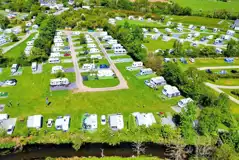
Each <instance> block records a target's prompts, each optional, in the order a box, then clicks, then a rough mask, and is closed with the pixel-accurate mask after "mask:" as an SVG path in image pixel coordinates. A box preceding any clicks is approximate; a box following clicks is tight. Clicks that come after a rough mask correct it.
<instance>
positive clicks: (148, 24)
mask: <svg viewBox="0 0 239 160" xmlns="http://www.w3.org/2000/svg"><path fill="white" fill-rule="evenodd" d="M125 22H128V23H129V24H130V25H137V26H140V27H156V28H160V27H162V24H160V23H157V22H147V20H145V21H138V20H128V19H127V20H122V21H117V22H116V25H124V23H125Z"/></svg>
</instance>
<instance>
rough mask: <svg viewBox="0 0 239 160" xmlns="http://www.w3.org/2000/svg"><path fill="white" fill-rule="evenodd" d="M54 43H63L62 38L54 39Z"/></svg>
mask: <svg viewBox="0 0 239 160" xmlns="http://www.w3.org/2000/svg"><path fill="white" fill-rule="evenodd" d="M54 43H63V40H62V39H61V38H54Z"/></svg>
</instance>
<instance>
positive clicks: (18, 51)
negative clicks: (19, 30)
mask: <svg viewBox="0 0 239 160" xmlns="http://www.w3.org/2000/svg"><path fill="white" fill-rule="evenodd" d="M35 34H36V33H32V34H31V35H30V36H29V37H28V38H27V39H26V40H25V41H23V42H22V43H20V44H19V45H17V46H15V47H14V48H12V49H11V50H9V51H8V52H6V53H5V55H6V56H7V57H13V58H16V57H19V56H20V55H21V54H22V53H23V52H24V50H25V48H26V46H27V42H28V41H29V40H31V39H32V38H33V37H34V36H35Z"/></svg>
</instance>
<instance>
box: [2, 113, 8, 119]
mask: <svg viewBox="0 0 239 160" xmlns="http://www.w3.org/2000/svg"><path fill="white" fill-rule="evenodd" d="M8 117H9V115H8V114H6V113H3V114H0V121H2V120H6V119H8Z"/></svg>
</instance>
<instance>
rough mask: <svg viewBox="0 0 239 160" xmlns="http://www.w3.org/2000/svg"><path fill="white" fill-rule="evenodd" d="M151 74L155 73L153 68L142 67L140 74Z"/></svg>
mask: <svg viewBox="0 0 239 160" xmlns="http://www.w3.org/2000/svg"><path fill="white" fill-rule="evenodd" d="M149 74H153V70H152V69H151V68H142V69H140V72H139V75H141V76H143V75H149Z"/></svg>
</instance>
